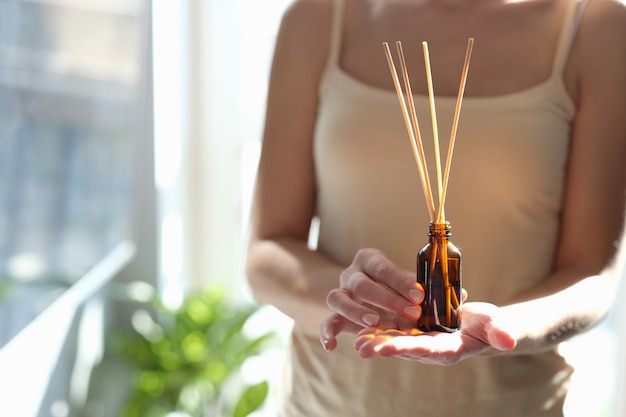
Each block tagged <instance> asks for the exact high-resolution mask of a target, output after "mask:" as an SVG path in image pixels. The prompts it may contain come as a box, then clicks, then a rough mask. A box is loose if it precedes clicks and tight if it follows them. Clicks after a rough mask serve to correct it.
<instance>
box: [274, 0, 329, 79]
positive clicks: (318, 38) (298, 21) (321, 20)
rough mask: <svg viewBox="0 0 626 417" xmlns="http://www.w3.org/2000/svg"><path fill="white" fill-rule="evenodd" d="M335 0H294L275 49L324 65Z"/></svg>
mask: <svg viewBox="0 0 626 417" xmlns="http://www.w3.org/2000/svg"><path fill="white" fill-rule="evenodd" d="M334 1H335V0H294V1H292V3H291V4H290V5H289V6H288V7H287V9H286V10H285V13H284V14H283V16H282V19H281V24H280V29H279V31H278V38H277V41H276V53H277V54H279V55H280V56H285V57H291V61H292V62H293V63H295V61H301V64H305V63H306V64H307V65H308V66H311V65H313V66H316V64H318V65H317V66H318V67H319V65H323V64H324V63H325V62H326V58H327V55H328V50H329V43H330V32H331V25H332V13H333V3H334Z"/></svg>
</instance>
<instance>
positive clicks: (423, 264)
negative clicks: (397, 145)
mask: <svg viewBox="0 0 626 417" xmlns="http://www.w3.org/2000/svg"><path fill="white" fill-rule="evenodd" d="M473 45H474V39H473V38H469V39H468V43H467V51H466V54H465V63H464V65H463V72H462V75H461V85H460V87H459V93H458V97H457V102H456V109H455V112H454V118H453V120H452V129H451V135H450V143H449V145H448V155H447V159H446V165H445V171H444V172H443V174H442V169H441V158H440V153H439V135H438V129H437V115H436V111H435V98H434V92H433V82H432V75H431V71H430V57H429V52H428V44H427V43H426V42H422V47H423V51H424V63H425V66H426V81H427V83H428V97H429V101H430V114H431V120H432V129H433V140H434V152H435V163H436V169H437V179H436V183H437V191H438V195H437V202H438V207H437V208H436V209H435V203H434V201H435V199H434V198H433V193H432V190H431V183H430V178H429V176H428V167H427V165H426V157H425V155H424V147H423V145H422V139H421V136H420V129H419V124H418V122H417V114H416V111H415V103H414V101H413V93H412V91H411V83H410V82H409V74H408V70H407V68H406V62H405V59H404V52H403V51H402V44H401V43H400V42H399V41H397V42H396V48H397V52H398V57H399V60H400V70H401V72H402V78H403V80H404V89H405V91H403V89H402V86H401V84H400V79H399V77H398V72H397V71H396V67H395V64H394V60H393V56H392V55H391V51H390V49H389V44H388V43H387V42H383V47H384V50H385V55H386V56H387V63H388V64H389V71H390V72H391V78H392V80H393V83H394V86H395V89H396V92H397V93H398V101H399V102H400V109H401V110H402V115H403V117H404V122H405V124H406V128H407V133H408V134H409V139H410V141H411V147H412V149H413V155H414V157H415V163H416V165H417V169H418V172H419V176H420V180H421V184H422V190H423V192H424V197H425V198H426V205H427V208H428V214H429V216H430V223H429V241H428V243H427V244H426V245H425V246H424V247H423V248H422V249H421V250H420V251H419V252H418V254H417V281H418V282H419V283H420V284H421V285H422V287H423V288H424V291H425V298H424V301H423V302H422V304H421V307H422V316H421V318H420V319H419V320H418V322H417V327H418V328H419V329H420V330H422V331H425V332H430V331H440V332H453V331H455V330H457V329H459V328H460V327H461V315H460V307H461V253H460V252H459V250H458V249H457V248H456V247H455V246H454V245H453V244H452V242H450V223H449V222H447V221H446V219H445V210H444V203H445V200H446V193H447V190H448V178H449V176H450V165H451V162H452V154H453V150H454V143H455V140H456V132H457V127H458V122H459V115H460V112H461V103H462V101H463V93H464V91H465V83H466V80H467V73H468V70H469V62H470V57H471V54H472V47H473Z"/></svg>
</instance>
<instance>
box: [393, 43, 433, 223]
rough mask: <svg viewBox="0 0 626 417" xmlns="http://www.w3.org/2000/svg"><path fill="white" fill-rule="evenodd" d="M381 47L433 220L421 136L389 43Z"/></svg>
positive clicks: (431, 200) (430, 194) (431, 201)
mask: <svg viewBox="0 0 626 417" xmlns="http://www.w3.org/2000/svg"><path fill="white" fill-rule="evenodd" d="M383 47H384V50H385V55H386V56H387V63H388V64H389V71H390V72H391V77H392V79H393V84H394V86H395V88H396V92H397V94H398V100H399V102H400V109H401V110H402V115H403V116H404V123H405V124H406V128H407V132H408V134H409V138H410V139H411V146H412V148H413V155H414V157H415V162H416V164H417V168H418V170H419V174H420V179H421V181H422V189H423V191H424V197H425V198H426V204H427V206H428V213H429V216H430V220H431V221H433V222H434V221H435V215H436V212H435V207H434V202H433V197H432V191H431V189H430V183H429V182H427V181H426V177H427V172H426V170H425V168H426V167H424V166H423V165H422V162H421V159H420V156H419V150H418V145H417V143H418V140H419V143H421V138H419V137H418V138H416V136H415V132H414V128H413V126H412V124H411V116H410V114H409V112H408V110H407V107H406V103H405V101H404V94H403V91H402V87H401V85H400V80H399V79H398V72H397V71H396V66H395V64H394V62H393V56H392V55H391V50H390V49H389V44H388V43H387V42H383Z"/></svg>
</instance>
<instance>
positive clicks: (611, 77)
mask: <svg viewBox="0 0 626 417" xmlns="http://www.w3.org/2000/svg"><path fill="white" fill-rule="evenodd" d="M588 1H589V3H588V4H587V8H586V10H585V13H584V15H583V18H582V21H581V24H580V29H579V33H578V38H577V40H576V45H575V48H574V51H573V54H574V59H575V60H576V62H577V66H578V67H579V68H580V74H581V75H582V77H583V79H586V80H587V81H586V82H587V83H590V84H589V85H593V86H594V88H595V87H597V86H598V85H602V84H611V85H612V89H615V88H621V87H624V88H626V0H588ZM598 91H602V89H600V90H598Z"/></svg>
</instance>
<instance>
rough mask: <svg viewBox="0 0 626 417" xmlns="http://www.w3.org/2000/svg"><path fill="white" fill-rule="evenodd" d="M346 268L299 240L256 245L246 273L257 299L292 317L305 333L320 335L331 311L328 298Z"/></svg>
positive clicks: (255, 242) (256, 243) (274, 241)
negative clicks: (320, 328)
mask: <svg viewBox="0 0 626 417" xmlns="http://www.w3.org/2000/svg"><path fill="white" fill-rule="evenodd" d="M343 269H344V268H343V267H341V266H339V265H338V264H336V263H335V262H332V261H331V260H330V259H328V258H327V257H326V256H324V255H323V254H321V253H319V252H316V251H312V250H310V249H309V248H308V247H307V244H306V242H304V241H301V240H297V239H277V240H263V241H254V242H252V243H251V245H250V248H249V251H248V260H247V265H246V271H247V276H248V281H249V283H250V286H251V288H252V291H253V293H254V296H255V298H256V299H257V300H258V301H259V302H260V303H263V304H270V305H273V306H275V307H276V308H278V309H279V310H280V311H282V312H283V313H284V314H286V315H288V316H289V317H291V318H292V319H293V320H294V321H295V322H296V324H297V325H298V326H300V327H301V328H302V329H304V331H306V332H310V333H312V334H316V335H317V334H318V333H319V325H320V323H321V322H322V320H323V319H325V318H326V317H327V316H328V314H329V313H330V310H329V309H328V307H327V306H326V295H327V294H328V292H329V291H330V290H331V289H332V288H335V287H337V285H338V283H339V275H340V273H341V271H342V270H343Z"/></svg>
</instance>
